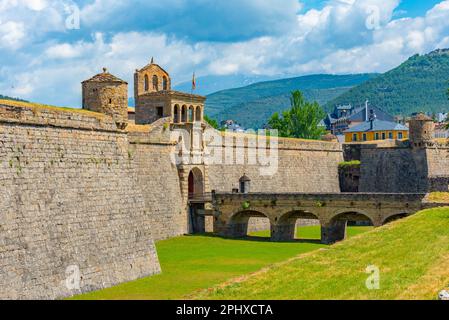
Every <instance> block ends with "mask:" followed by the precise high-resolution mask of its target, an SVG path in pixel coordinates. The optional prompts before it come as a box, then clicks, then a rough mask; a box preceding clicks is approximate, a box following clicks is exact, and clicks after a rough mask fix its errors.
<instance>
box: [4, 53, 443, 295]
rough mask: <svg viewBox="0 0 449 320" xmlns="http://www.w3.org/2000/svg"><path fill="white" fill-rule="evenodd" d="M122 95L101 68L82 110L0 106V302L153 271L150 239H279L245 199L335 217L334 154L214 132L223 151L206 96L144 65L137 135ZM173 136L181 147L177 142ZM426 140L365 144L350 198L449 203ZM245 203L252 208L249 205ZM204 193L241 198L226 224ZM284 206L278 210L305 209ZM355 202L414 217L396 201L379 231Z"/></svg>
mask: <svg viewBox="0 0 449 320" xmlns="http://www.w3.org/2000/svg"><path fill="white" fill-rule="evenodd" d="M127 93H128V84H127V83H126V82H125V81H123V80H120V79H118V78H117V77H115V76H113V75H112V74H110V73H108V72H107V70H106V69H104V70H103V72H102V73H100V74H98V75H96V76H94V77H93V78H91V79H89V80H86V81H84V82H83V83H82V99H83V110H76V109H73V110H68V109H62V108H54V107H46V106H40V105H33V104H27V103H21V102H14V101H4V100H2V101H0V183H1V192H2V197H1V198H0V266H1V268H0V299H27V298H32V299H36V298H44V299H55V298H62V297H67V296H71V295H74V294H77V293H80V292H87V291H91V290H96V289H101V288H105V287H109V286H112V285H115V284H118V283H121V282H125V281H131V280H134V279H137V278H140V277H145V276H149V275H152V274H156V273H159V272H161V270H160V266H159V262H158V258H157V253H156V250H155V246H154V241H156V240H160V239H166V238H170V237H175V236H179V235H183V234H186V233H195V232H203V231H216V232H218V233H220V234H224V235H228V236H233V235H241V234H245V233H246V231H247V229H248V228H251V229H256V228H269V227H270V225H269V224H271V229H272V231H273V232H277V231H279V230H280V229H282V228H280V225H279V223H280V222H279V221H278V220H276V219H277V218H276V217H277V216H276V217H275V215H273V216H269V217H268V218H270V220H269V221H268V219H263V217H266V215H264V209H267V210H268V209H270V210H271V211H273V208H274V207H276V205H277V204H276V199H271V198H270V200H269V201H268V202H267V203H265V204H264V205H262V204H263V202H261V201H262V200H260V201H259V200H257V199H258V198H257V197H254V194H259V193H260V194H262V193H265V194H267V193H268V194H273V195H275V194H276V195H281V194H290V193H304V194H316V193H322V194H323V198H322V199H321V198H320V197H319V196H318V195H314V196H313V197H314V198H313V199H312V198H310V199H312V200H313V202H310V201H311V200H310V199H309V198H305V199H304V200H303V202H304V203H307V204H308V205H309V206H310V205H312V206H313V205H314V204H315V206H316V207H320V208H321V209H323V208H324V205H325V202H326V201H328V202H329V204H330V203H332V204H334V205H336V203H337V202H335V201H334V200H333V199H336V198H338V194H339V193H340V185H339V173H338V164H339V163H340V162H342V161H343V151H342V149H341V146H340V145H339V144H338V143H336V142H332V141H330V142H326V141H304V140H296V139H275V138H271V139H270V141H269V142H267V143H266V144H265V147H263V148H261V147H260V144H259V147H258V146H257V145H255V144H254V143H252V142H251V141H253V139H254V136H251V135H233V134H225V133H219V132H215V131H213V132H215V134H216V135H217V136H219V137H221V138H222V139H219V140H213V139H208V134H207V132H210V131H211V130H212V128H210V126H208V125H207V124H206V123H205V122H204V121H203V115H204V103H205V98H204V97H201V96H198V95H191V94H186V93H182V92H176V91H173V90H171V79H170V76H169V74H168V73H167V72H166V71H164V70H163V69H162V68H161V67H160V66H158V65H157V64H155V63H153V61H152V62H151V63H150V64H148V65H147V66H145V67H144V68H142V69H140V70H137V71H136V73H135V75H134V95H135V101H136V120H135V124H134V123H129V121H128V113H127V110H128V105H127V102H128V96H127ZM178 130H182V132H184V133H187V135H186V134H184V135H181V136H179V137H177V136H176V135H174V134H173V133H174V132H176V131H178ZM432 130H433V127H432V122H431V121H430V120H429V119H426V118H422V117H419V118H417V119H415V120H414V121H413V122H412V123H411V128H410V134H411V137H410V141H407V142H395V141H390V142H385V143H382V145H376V144H374V145H373V144H368V145H362V146H361V147H360V148H359V149H358V152H359V153H360V157H361V161H362V168H361V177H360V182H359V184H360V185H359V189H360V190H361V191H363V192H365V193H370V192H371V193H374V192H384V193H389V192H402V193H415V194H416V193H418V194H421V193H427V192H429V191H433V190H438V191H448V185H449V184H448V183H449V172H448V165H449V152H448V151H449V147H448V145H447V144H446V142H444V143H443V142H438V141H434V140H432ZM174 137H176V138H174ZM236 141H240V142H243V144H237V143H236ZM186 142H189V143H186ZM271 143H274V145H276V146H277V148H276V150H274V148H273V147H272V146H273V145H271V147H270V144H271ZM181 145H182V146H181ZM185 145H187V146H188V147H187V148H186V147H185ZM180 146H181V147H180ZM210 147H225V149H226V147H229V148H227V149H226V150H228V151H227V152H224V153H223V154H222V155H221V157H222V159H221V160H223V161H214V162H208V161H205V159H206V158H205V157H204V154H205V153H207V152H208V151H207V150H208V149H209V148H210ZM262 149H266V150H262ZM229 150H231V151H229ZM242 151H243V152H242ZM275 151H276V170H275V171H273V172H272V174H261V171H263V170H262V169H264V167H265V166H266V164H260V163H259V162H257V163H255V162H254V161H252V160H251V159H250V158H249V157H248V155H249V154H251V152H256V153H258V152H264V153H266V154H267V155H269V154H271V153H272V152H275ZM229 152H230V153H229ZM238 154H244V155H246V156H245V157H244V158H243V159H240V160H238V161H237V160H236V161H234V162H232V164H229V163H230V162H229V161H226V159H225V158H226V157H234V158H238V156H237V155H238ZM174 156H175V157H174ZM173 158H177V159H178V160H177V161H174V160H173ZM232 192H234V193H232ZM239 192H240V194H238V193H239ZM242 192H243V193H244V194H243V195H242V194H241V193H242ZM248 192H249V193H250V194H248V195H247V196H248V197H249V198H251V197H252V198H251V199H253V200H251V201H253V203H252V204H253V205H254V208H256V207H257V208H258V210H255V209H253V210H252V209H251V205H252V204H250V203H249V202H248V201H246V202H245V199H247V198H246V196H245V194H247V193H248ZM211 193H214V194H217V195H219V194H225V193H229V194H231V195H232V194H236V195H237V196H238V197H242V198H241V201H240V200H239V201H240V202H238V206H235V207H234V209H235V210H236V211H237V212H235V216H232V215H230V220H229V221H228V220H226V219H223V216H224V214H223V215H221V213H220V211H219V210H218V209H216V208H219V206H220V205H224V206H226V201H227V200H226V199H227V197H226V196H218V197H216V198H215V200H216V199H222V200H221V201H222V202H220V203H218V206H216V207H215V209H214V208H212V207H211V205H210V202H211V199H210V198H211V196H210V195H211ZM324 194H326V195H332V197H330V196H327V197H325V196H324ZM252 195H253V196H252ZM258 197H261V196H258ZM279 197H280V196H279ZM317 197H318V198H317ZM249 198H248V199H249ZM405 198H407V197H402V198H401V197H399V198H398V199H405ZM285 199H287V200H288V199H290V198H289V196H287V198H282V199H280V201H281V200H282V207H291V208H293V207H295V208H296V207H297V206H299V205H301V204H300V203H298V201H296V200H295V201H296V202H294V203H293V202H285V201H284V200H285ZM342 199H343V200H342V201H341V202H338V206H339V211H338V212H339V213H341V214H343V213H345V212H348V213H351V215H353V216H354V215H357V214H364V212H362V211H360V210H358V209H357V208H355V207H354V203H355V202H353V203H352V204H351V202H352V200H350V197H347V199H349V200H347V201H346V202H345V199H346V198H342ZM364 199H365V200H364V201H365V204H366V206H367V207H369V208H371V207H372V208H373V209H372V211H370V212H369V213H366V215H368V216H369V218H372V220H375V224H376V225H378V224H381V223H382V222H383V221H386V220H387V218H391V217H393V215H392V214H393V213H398V214H410V213H413V212H412V211H409V210H407V208H406V207H407V204H403V203H397V205H398V206H402V207H403V208H398V210H396V211H395V212H393V211H392V212H391V217H387V216H385V218H386V219H384V220H382V219H380V218H379V217H380V215H381V214H384V213H381V208H380V207H379V208H378V211H375V210H377V209H376V208H377V207H376V206H380V202H375V203H374V202H373V201H381V200H372V199H371V200H370V198H369V197H365V198H364ZM407 199H408V198H407ZM257 201H259V202H257ZM288 201H291V200H288ZM389 201H390V202H389V203H393V202H392V201H391V198H389ZM410 201H413V199H412V200H410ZM256 202H257V203H256ZM359 202H360V201H359ZM359 202H357V203H359ZM304 203H303V204H302V205H304ZM409 206H410V207H412V203H410V204H409ZM229 208H231V207H230V206H228V207H227V209H229ZM326 208H328V211H329V210H331V209H330V208H333V207H332V205H328V206H327V207H326ZM413 208H415V207H413ZM286 210H287V209H286ZM345 210H346V211H345ZM410 210H411V209H410ZM310 211H313V210H312V209H310ZM377 212H378V213H377ZM312 213H313V212H311V213H309V212H303V214H296V215H291V216H289V219H288V223H286V221H287V220H283V222H282V223H283V226H284V227H286V228H287V229H288V228H290V229H291V225H292V224H293V225H294V224H295V223H296V220H297V219H310V218H313V217H312V216H311V214H312ZM326 214H328V216H329V217H330V218H329V219H327V218H320V217H318V218H319V221H318V222H319V223H321V224H322V225H323V230H324V231H323V242H332V241H333V240H339V238H340V237H338V236H337V237H335V236H333V235H334V234H335V232H334V231H341V230H340V229H339V228H340V227H341V223H337V221H336V220H335V219H331V218H332V215H331V214H332V212H330V211H329V212H328V213H326ZM389 215H390V213H389ZM226 216H229V212H226ZM334 216H335V215H334ZM233 217H236V218H235V219H234V218H233ZM314 217H316V216H314ZM326 217H327V216H326ZM281 220H282V219H281ZM231 227H233V228H237V229H235V230H234V232H230V230H231V229H230V228H231ZM284 229H285V228H284ZM337 229H338V230H337ZM343 230H344V229H343ZM284 235H285V234H284ZM277 238H278V239H284V238H285V236H284V237H277ZM274 239H276V237H274ZM74 279H75V280H76V279H78V280H79V285H77V281H73V280H74Z"/></svg>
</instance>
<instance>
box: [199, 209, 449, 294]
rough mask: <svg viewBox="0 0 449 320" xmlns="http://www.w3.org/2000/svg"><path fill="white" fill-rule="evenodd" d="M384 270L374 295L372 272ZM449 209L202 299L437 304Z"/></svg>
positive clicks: (448, 242)
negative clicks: (430, 301)
mask: <svg viewBox="0 0 449 320" xmlns="http://www.w3.org/2000/svg"><path fill="white" fill-rule="evenodd" d="M369 265H375V266H377V267H378V268H379V270H380V289H379V290H369V289H368V288H367V287H366V284H365V283H366V280H367V278H368V277H369V275H368V274H367V273H366V268H367V266H369ZM448 266H449V208H439V209H432V210H425V211H422V212H420V213H418V214H416V215H414V216H411V217H409V218H407V219H404V220H400V221H397V222H394V223H392V224H389V225H386V226H383V227H381V228H378V229H375V230H373V231H371V232H368V233H365V234H362V235H360V236H358V237H356V238H352V239H349V240H347V241H345V242H342V243H339V244H336V245H334V246H331V247H328V248H327V249H326V250H320V251H315V252H313V253H310V254H306V255H302V256H299V257H296V258H294V259H291V260H289V261H286V262H283V263H279V264H277V265H274V266H271V267H269V268H267V269H266V270H264V271H260V272H257V273H255V274H252V275H249V276H247V277H245V278H244V279H239V280H235V281H230V282H229V283H227V284H224V285H221V286H218V287H215V288H212V289H209V290H207V291H203V292H202V293H200V294H197V295H195V296H193V297H194V298H197V299H243V300H247V299H288V300H290V299H291V300H294V299H298V300H299V299H381V300H383V299H386V300H392V299H436V297H437V294H438V292H439V291H440V290H442V289H444V288H447V287H448V286H449V267H448Z"/></svg>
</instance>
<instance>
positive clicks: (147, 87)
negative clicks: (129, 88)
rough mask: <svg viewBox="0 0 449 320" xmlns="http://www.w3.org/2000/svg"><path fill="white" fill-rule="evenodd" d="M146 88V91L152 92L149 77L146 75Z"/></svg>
mask: <svg viewBox="0 0 449 320" xmlns="http://www.w3.org/2000/svg"><path fill="white" fill-rule="evenodd" d="M144 86H145V91H148V90H150V80H149V79H148V75H145V78H144Z"/></svg>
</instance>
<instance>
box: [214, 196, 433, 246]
mask: <svg viewBox="0 0 449 320" xmlns="http://www.w3.org/2000/svg"><path fill="white" fill-rule="evenodd" d="M425 197H426V194H380V193H375V194H373V193H370V194H368V193H316V194H304V193H290V194H261V193H251V194H237V193H213V194H212V205H213V215H214V231H215V232H216V233H217V234H218V235H220V236H224V237H228V238H241V237H244V236H246V235H247V230H248V221H249V219H250V218H252V217H257V218H268V219H269V220H270V225H271V239H272V241H291V240H293V239H294V238H295V227H296V221H297V220H298V219H315V220H318V221H319V223H320V225H321V242H322V243H325V244H331V243H335V242H337V241H341V240H344V238H345V236H346V226H347V223H348V221H355V222H356V221H367V222H371V224H372V225H373V226H375V227H379V226H382V225H384V224H386V223H389V222H391V221H393V220H396V219H400V218H404V217H406V216H409V215H412V214H414V213H416V212H418V211H420V210H422V209H425V208H431V207H436V206H438V205H437V204H432V203H427V202H426V201H425Z"/></svg>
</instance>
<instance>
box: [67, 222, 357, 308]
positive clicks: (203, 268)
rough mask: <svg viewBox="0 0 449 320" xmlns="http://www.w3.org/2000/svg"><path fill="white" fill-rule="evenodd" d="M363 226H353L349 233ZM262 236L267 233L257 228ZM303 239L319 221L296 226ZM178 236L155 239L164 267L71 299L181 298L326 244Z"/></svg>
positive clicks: (311, 235)
mask: <svg viewBox="0 0 449 320" xmlns="http://www.w3.org/2000/svg"><path fill="white" fill-rule="evenodd" d="M364 230H365V229H364V228H351V229H350V235H355V234H359V233H360V232H363V231H364ZM256 235H257V236H264V235H267V233H264V232H262V233H258V234H256ZM299 235H300V236H301V238H303V239H319V236H320V229H319V227H304V228H300V232H299ZM256 240H257V239H246V240H226V239H222V238H218V237H208V236H191V237H179V238H174V239H170V240H166V241H160V242H158V243H157V244H156V246H157V251H158V254H159V259H160V263H161V266H162V271H163V273H162V274H161V275H157V276H153V277H149V278H144V279H140V280H137V281H133V282H130V283H125V284H122V285H119V286H116V287H113V288H109V289H106V290H102V291H98V292H93V293H89V294H85V295H81V296H78V297H75V299H150V300H153V299H181V298H182V297H184V296H185V295H188V294H192V293H193V292H194V291H196V290H201V289H205V288H208V287H210V286H214V285H217V284H220V283H222V282H224V281H227V280H229V279H232V278H234V277H237V276H241V275H244V274H247V273H251V272H255V271H257V270H260V269H261V268H263V267H266V266H267V265H270V264H273V263H277V262H280V261H284V260H285V259H289V258H292V257H294V256H296V255H298V254H301V253H305V252H310V251H313V250H316V249H319V248H322V247H324V246H323V245H321V244H319V243H316V242H314V241H309V242H304V243H302V242H301V243H299V242H295V243H272V242H267V241H263V240H262V239H259V241H256ZM260 240H262V241H260Z"/></svg>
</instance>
